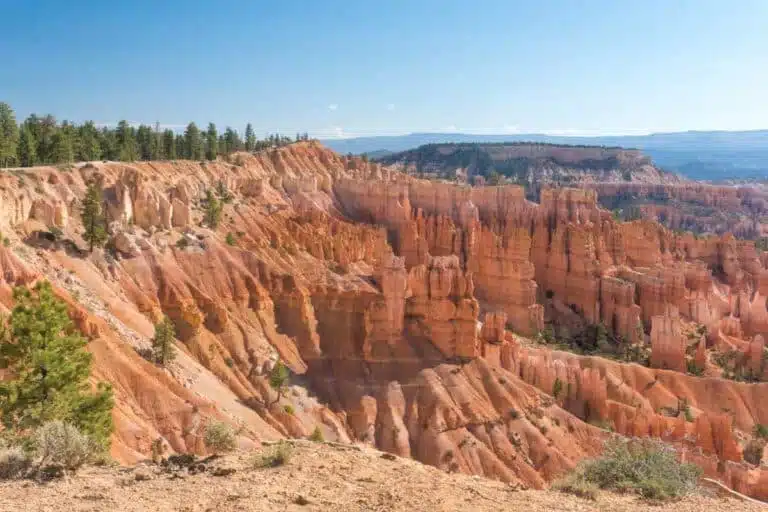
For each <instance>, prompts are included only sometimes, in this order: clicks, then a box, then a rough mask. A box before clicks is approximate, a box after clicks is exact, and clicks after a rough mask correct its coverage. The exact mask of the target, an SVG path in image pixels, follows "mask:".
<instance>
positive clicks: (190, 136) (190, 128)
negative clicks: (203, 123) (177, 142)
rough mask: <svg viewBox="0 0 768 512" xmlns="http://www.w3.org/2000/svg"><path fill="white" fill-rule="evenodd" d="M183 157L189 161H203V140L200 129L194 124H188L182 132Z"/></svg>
mask: <svg viewBox="0 0 768 512" xmlns="http://www.w3.org/2000/svg"><path fill="white" fill-rule="evenodd" d="M184 146H185V148H184V156H185V157H186V158H188V159H190V160H202V159H203V139H202V136H201V135H200V128H198V127H197V125H196V124H195V123H189V124H188V125H187V129H186V130H185V131H184Z"/></svg>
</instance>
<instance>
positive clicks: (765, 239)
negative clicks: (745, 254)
mask: <svg viewBox="0 0 768 512" xmlns="http://www.w3.org/2000/svg"><path fill="white" fill-rule="evenodd" d="M755 248H756V249H757V250H758V251H768V236H762V237H760V238H758V239H757V240H755Z"/></svg>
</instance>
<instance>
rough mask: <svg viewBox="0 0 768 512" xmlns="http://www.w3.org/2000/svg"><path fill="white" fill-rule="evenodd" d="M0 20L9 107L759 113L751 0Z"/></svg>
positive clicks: (118, 113) (582, 117) (65, 115)
mask: <svg viewBox="0 0 768 512" xmlns="http://www.w3.org/2000/svg"><path fill="white" fill-rule="evenodd" d="M118 4H120V5H118ZM0 20H1V23H2V30H0V55H2V60H1V61H0V62H1V64H0V101H6V102H8V103H10V104H11V105H12V106H13V107H14V108H15V110H16V111H17V116H18V117H19V118H24V117H26V116H27V115H28V114H29V113H31V112H36V113H39V114H43V113H49V112H50V113H52V114H54V115H55V116H56V117H57V118H59V119H70V120H74V121H83V120H86V119H92V120H95V121H96V122H100V123H113V122H116V121H117V120H119V119H127V120H130V121H135V122H145V123H153V122H155V121H159V122H160V123H162V124H164V125H183V124H185V123H186V122H188V121H189V120H194V121H196V122H198V123H199V124H204V123H207V122H208V121H210V120H212V121H214V122H216V124H217V125H219V126H221V127H223V126H226V125H232V126H233V127H235V128H237V129H239V130H241V131H242V129H243V127H244V126H245V123H246V122H247V121H252V122H253V124H254V126H255V127H256V129H257V133H265V132H267V131H277V130H279V131H281V132H285V133H295V132H296V131H309V132H310V133H311V134H313V135H317V136H328V135H333V134H343V135H346V136H350V135H373V134H394V133H407V132H413V131H463V132H477V133H480V132H482V133H503V132H505V131H507V132H514V131H520V132H526V133H530V132H561V133H562V132H567V133H578V134H597V133H607V134H611V133H631V132H649V131H676V130H687V129H726V130H736V129H757V128H768V90H767V89H766V86H767V85H768V0H720V1H718V0H529V1H515V0H465V1H454V0H375V1H374V0H346V1H341V0H326V1H324V0H303V1H298V0H272V1H260V0H251V1H246V0H243V1H228V0H217V1H215V2H214V1H194V0H155V1H149V0H131V1H118V0H114V1H108V0H98V1H85V0H39V1H35V0H0Z"/></svg>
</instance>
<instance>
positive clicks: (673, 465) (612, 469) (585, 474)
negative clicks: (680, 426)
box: [560, 439, 701, 500]
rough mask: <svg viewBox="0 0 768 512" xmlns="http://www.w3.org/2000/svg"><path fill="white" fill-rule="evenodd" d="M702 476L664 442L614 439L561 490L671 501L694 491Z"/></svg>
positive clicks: (567, 479)
mask: <svg viewBox="0 0 768 512" xmlns="http://www.w3.org/2000/svg"><path fill="white" fill-rule="evenodd" d="M700 475H701V470H700V469H699V468H698V467H696V466H694V465H693V464H687V463H681V462H679V461H678V460H677V455H676V453H675V452H674V450H673V449H672V448H670V447H668V446H666V445H664V444H663V443H661V442H658V441H652V440H643V441H628V440H621V439H613V440H610V441H608V442H607V443H606V445H605V452H604V454H603V456H602V457H599V458H597V459H592V460H588V461H585V462H583V463H582V464H580V465H579V467H578V468H577V470H576V472H574V473H573V474H571V475H570V476H569V477H567V478H566V479H565V480H563V481H562V482H561V483H560V486H561V487H560V488H561V489H563V490H565V489H567V488H572V489H577V490H578V489H585V488H588V487H589V486H590V485H594V486H596V487H598V488H601V489H609V490H613V491H617V492H634V493H637V494H639V495H640V496H642V497H643V498H646V499H651V500H670V499H676V498H680V497H682V496H685V495H686V494H688V493H691V492H693V491H694V490H695V489H696V486H697V482H698V479H699V476H700Z"/></svg>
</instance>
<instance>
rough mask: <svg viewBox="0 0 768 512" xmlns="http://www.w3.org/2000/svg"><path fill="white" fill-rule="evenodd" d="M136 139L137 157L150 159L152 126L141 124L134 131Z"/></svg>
mask: <svg viewBox="0 0 768 512" xmlns="http://www.w3.org/2000/svg"><path fill="white" fill-rule="evenodd" d="M136 141H137V142H138V144H139V159H140V160H145V161H146V160H151V159H152V128H150V127H149V126H147V125H145V124H142V125H139V129H138V131H137V132H136Z"/></svg>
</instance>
